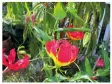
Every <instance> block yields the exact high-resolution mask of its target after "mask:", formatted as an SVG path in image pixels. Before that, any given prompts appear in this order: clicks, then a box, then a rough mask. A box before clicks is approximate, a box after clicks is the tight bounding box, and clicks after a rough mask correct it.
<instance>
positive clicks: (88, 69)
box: [85, 58, 93, 78]
mask: <svg viewBox="0 0 112 84" xmlns="http://www.w3.org/2000/svg"><path fill="white" fill-rule="evenodd" d="M85 68H86V72H87V74H88V75H89V77H90V78H91V77H92V75H93V74H92V73H93V72H92V68H91V65H90V62H89V60H88V59H87V58H86V59H85Z"/></svg>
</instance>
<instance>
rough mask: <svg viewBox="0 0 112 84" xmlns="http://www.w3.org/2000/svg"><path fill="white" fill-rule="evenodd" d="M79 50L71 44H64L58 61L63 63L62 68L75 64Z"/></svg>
mask: <svg viewBox="0 0 112 84" xmlns="http://www.w3.org/2000/svg"><path fill="white" fill-rule="evenodd" d="M78 52H79V49H78V48H77V47H76V46H72V45H70V44H69V43H63V44H62V45H61V46H60V51H59V53H58V61H60V62H61V63H62V66H66V65H68V64H70V63H72V62H74V61H75V60H76V58H77V55H78Z"/></svg>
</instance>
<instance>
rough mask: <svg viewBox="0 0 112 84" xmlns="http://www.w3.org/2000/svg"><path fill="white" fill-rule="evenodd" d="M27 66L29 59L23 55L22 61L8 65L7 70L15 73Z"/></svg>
mask: <svg viewBox="0 0 112 84" xmlns="http://www.w3.org/2000/svg"><path fill="white" fill-rule="evenodd" d="M28 65H29V57H28V56H27V55H24V58H23V59H21V60H19V61H17V62H16V63H14V64H10V65H9V69H12V70H15V71H17V70H19V69H24V68H26V67H27V66H28Z"/></svg>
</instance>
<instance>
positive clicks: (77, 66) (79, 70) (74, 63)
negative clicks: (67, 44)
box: [74, 62, 81, 71]
mask: <svg viewBox="0 0 112 84" xmlns="http://www.w3.org/2000/svg"><path fill="white" fill-rule="evenodd" d="M74 64H75V65H76V66H77V68H78V69H79V71H81V70H80V68H79V66H78V65H77V64H76V63H75V62H74Z"/></svg>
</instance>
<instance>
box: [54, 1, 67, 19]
mask: <svg viewBox="0 0 112 84" xmlns="http://www.w3.org/2000/svg"><path fill="white" fill-rule="evenodd" d="M53 15H54V16H55V18H56V19H57V20H62V19H63V18H64V17H65V16H66V12H65V11H64V9H63V8H62V5H61V3H60V2H58V3H57V4H56V7H55V8H54V13H53Z"/></svg>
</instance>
